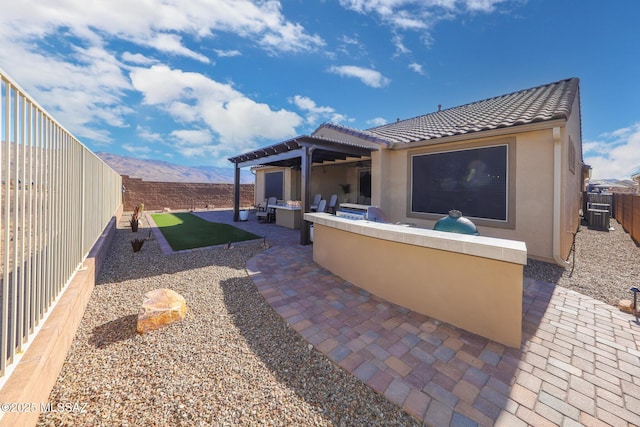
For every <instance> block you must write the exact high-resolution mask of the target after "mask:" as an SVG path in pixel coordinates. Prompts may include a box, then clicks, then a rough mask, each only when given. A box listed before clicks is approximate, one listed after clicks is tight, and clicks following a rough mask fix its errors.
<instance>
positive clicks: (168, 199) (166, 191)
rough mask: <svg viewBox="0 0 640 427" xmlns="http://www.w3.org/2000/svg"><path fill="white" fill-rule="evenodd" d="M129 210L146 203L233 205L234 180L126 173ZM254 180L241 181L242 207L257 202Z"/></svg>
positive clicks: (202, 206)
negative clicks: (220, 181)
mask: <svg viewBox="0 0 640 427" xmlns="http://www.w3.org/2000/svg"><path fill="white" fill-rule="evenodd" d="M122 185H123V187H124V193H123V204H124V210H125V211H133V209H134V208H135V207H136V206H138V205H140V204H141V203H144V209H145V210H153V211H155V210H161V209H164V208H169V209H173V210H176V209H205V208H208V209H220V208H228V209H230V208H233V184H208V183H183V182H156V181H143V180H142V179H139V178H132V177H130V176H128V175H122ZM253 191H254V184H241V185H240V207H241V208H248V207H252V206H253V204H254V198H253Z"/></svg>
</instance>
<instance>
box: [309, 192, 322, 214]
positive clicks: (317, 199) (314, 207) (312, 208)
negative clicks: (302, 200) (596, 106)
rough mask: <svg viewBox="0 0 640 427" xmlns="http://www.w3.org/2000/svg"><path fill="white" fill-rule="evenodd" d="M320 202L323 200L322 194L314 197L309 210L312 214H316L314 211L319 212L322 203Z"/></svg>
mask: <svg viewBox="0 0 640 427" xmlns="http://www.w3.org/2000/svg"><path fill="white" fill-rule="evenodd" d="M320 200H322V194H316V195H315V196H313V200H312V201H311V204H310V205H309V210H310V211H311V212H314V211H317V210H318V203H320Z"/></svg>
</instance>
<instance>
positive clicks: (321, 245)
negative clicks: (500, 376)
mask: <svg viewBox="0 0 640 427" xmlns="http://www.w3.org/2000/svg"><path fill="white" fill-rule="evenodd" d="M304 219H305V220H307V221H310V222H313V223H314V242H313V259H314V261H315V262H316V263H318V264H320V265H321V266H323V267H325V268H327V269H328V270H329V271H331V272H333V273H334V274H336V275H338V276H340V277H342V278H343V279H345V280H347V281H349V282H350V283H352V284H354V285H356V286H358V287H360V288H363V289H365V290H367V291H369V292H371V293H373V294H375V295H377V296H379V297H381V298H384V299H386V300H388V301H390V302H393V303H395V304H398V305H401V306H404V307H406V308H409V309H411V310H414V311H417V312H419V313H422V314H425V315H427V316H430V317H434V318H436V319H439V320H441V321H444V322H448V323H450V324H452V325H454V326H458V327H460V328H463V329H466V330H468V331H471V332H474V333H477V334H479V335H482V336H484V337H487V338H490V339H493V340H495V341H498V342H501V343H503V344H506V345H509V346H511V347H520V340H521V336H522V289H523V285H522V283H523V267H524V265H525V264H526V263H527V249H526V245H525V243H524V242H518V241H512V240H505V239H496V238H491V237H485V236H472V235H465V234H456V233H447V232H442V231H435V230H429V229H422V228H416V227H408V226H403V225H398V224H386V223H379V222H370V221H366V220H351V219H345V218H340V217H337V216H334V215H330V214H326V213H306V214H305V215H304Z"/></svg>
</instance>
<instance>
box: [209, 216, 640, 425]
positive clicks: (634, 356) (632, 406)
mask: <svg viewBox="0 0 640 427" xmlns="http://www.w3.org/2000/svg"><path fill="white" fill-rule="evenodd" d="M199 215H201V216H202V217H204V218H207V219H210V220H215V221H218V222H231V213H230V212H229V211H216V212H204V213H199ZM233 224H234V225H236V226H238V227H241V228H244V229H246V230H248V231H251V232H254V233H256V234H258V235H261V236H266V237H267V239H268V240H269V241H270V242H272V244H273V247H271V248H269V249H268V250H266V251H264V252H262V253H260V254H259V255H257V256H256V257H254V258H252V259H251V260H249V261H248V263H247V271H248V273H249V274H250V276H251V277H252V280H253V282H254V283H255V285H256V286H257V288H258V290H259V291H260V292H261V294H262V295H263V296H264V297H265V299H266V300H267V301H268V302H269V303H270V304H271V306H272V307H273V308H274V309H275V310H276V311H277V312H278V313H279V314H280V315H281V316H282V317H283V318H284V319H285V320H286V321H287V322H288V323H289V324H290V325H291V327H292V328H294V329H295V330H296V331H298V332H299V333H300V334H301V335H302V336H303V337H304V338H305V339H306V340H307V341H308V342H309V343H310V344H311V345H313V346H314V347H315V348H316V349H317V350H318V351H321V352H322V353H324V354H325V355H327V357H328V358H329V359H331V360H332V361H333V362H334V363H336V364H338V365H339V366H341V367H342V368H343V369H345V370H347V371H349V372H351V373H352V374H353V375H355V376H356V377H358V378H359V379H361V380H362V381H364V382H365V383H366V384H368V385H369V386H370V387H372V388H373V389H374V390H375V391H376V392H378V393H380V394H383V395H384V396H385V397H386V398H387V399H389V400H390V401H392V402H394V403H396V404H397V405H399V406H401V407H403V408H404V409H405V410H406V411H407V412H409V413H410V414H412V415H414V416H416V417H417V418H419V419H421V420H424V422H425V424H426V425H433V426H475V425H482V426H485V425H486V426H490V425H504V426H525V425H534V426H544V425H563V426H569V425H586V426H591V425H593V426H596V425H613V426H631V425H640V325H639V324H637V323H636V322H635V319H634V318H633V317H632V316H630V315H628V314H624V313H621V312H620V311H619V310H617V309H616V308H615V307H612V306H610V305H607V304H605V303H603V302H600V301H597V300H594V299H592V298H590V297H587V296H584V295H581V294H579V293H577V292H574V291H571V290H567V289H564V288H561V287H558V286H554V285H552V284H548V283H542V282H538V281H536V280H534V279H531V278H525V283H524V295H523V314H524V319H523V339H522V345H521V347H520V348H519V349H513V348H508V347H505V346H504V345H501V344H498V343H495V342H493V341H490V340H487V339H485V338H482V337H480V336H477V335H474V334H471V333H469V332H466V331H464V330H461V329H458V328H455V327H453V326H451V325H448V324H445V323H442V322H439V321H438V320H436V319H433V318H429V317H427V316H424V315H421V314H418V313H415V312H412V311H410V310H407V309H404V308H402V307H399V306H396V305H394V304H391V303H388V302H386V301H384V300H382V299H380V298H377V297H376V296H374V295H371V294H370V293H368V292H366V291H363V290H361V289H359V288H357V287H355V286H353V285H351V284H350V283H348V282H346V281H344V280H342V279H341V278H339V277H337V276H335V275H333V274H332V273H330V272H329V271H327V270H325V269H324V268H322V267H320V266H319V265H317V264H315V263H314V262H313V256H312V246H306V247H304V246H300V245H299V243H298V241H299V237H298V236H299V234H298V232H297V231H292V230H288V229H284V228H282V227H278V226H276V225H273V224H261V223H260V224H259V223H256V222H255V218H254V217H252V218H251V220H250V221H249V222H240V223H233ZM372 268H375V267H374V266H372ZM392 285H393V284H390V286H392ZM460 309H461V310H472V309H473V307H460ZM496 309H500V308H499V307H496Z"/></svg>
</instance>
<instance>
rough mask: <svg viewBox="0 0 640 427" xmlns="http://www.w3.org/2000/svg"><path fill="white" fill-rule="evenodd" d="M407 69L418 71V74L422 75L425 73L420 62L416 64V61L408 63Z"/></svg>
mask: <svg viewBox="0 0 640 427" xmlns="http://www.w3.org/2000/svg"><path fill="white" fill-rule="evenodd" d="M409 69H410V70H411V71H414V72H416V73H418V74H420V75H422V76H424V75H425V73H424V70H423V69H422V65H421V64H418V63H416V62H412V63H411V64H409Z"/></svg>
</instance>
